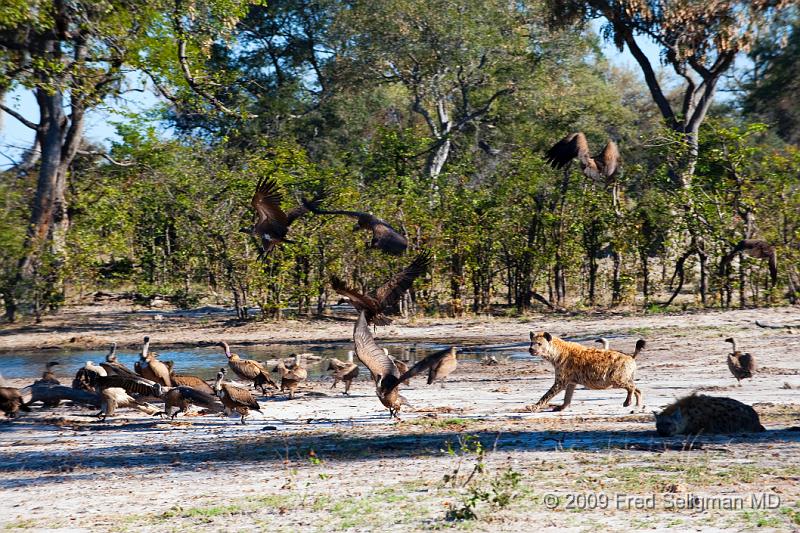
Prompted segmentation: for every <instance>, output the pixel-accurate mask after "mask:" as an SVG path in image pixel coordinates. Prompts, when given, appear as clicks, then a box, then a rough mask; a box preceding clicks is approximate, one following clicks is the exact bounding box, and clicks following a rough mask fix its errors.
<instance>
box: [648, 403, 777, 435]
mask: <svg viewBox="0 0 800 533" xmlns="http://www.w3.org/2000/svg"><path fill="white" fill-rule="evenodd" d="M653 414H655V416H656V431H658V434H659V435H661V436H662V437H671V436H673V435H695V434H698V433H756V432H759V431H765V429H764V426H762V425H761V421H760V420H759V418H758V413H756V411H755V409H753V408H752V407H750V406H749V405H747V404H744V403H742V402H740V401H738V400H734V399H733V398H724V397H720V396H705V395H703V394H700V395H698V394H692V395H691V396H686V397H685V398H681V399H680V400H678V401H676V402H674V403H672V404H670V405H668V406H667V407H665V408H664V410H663V411H661V413H653Z"/></svg>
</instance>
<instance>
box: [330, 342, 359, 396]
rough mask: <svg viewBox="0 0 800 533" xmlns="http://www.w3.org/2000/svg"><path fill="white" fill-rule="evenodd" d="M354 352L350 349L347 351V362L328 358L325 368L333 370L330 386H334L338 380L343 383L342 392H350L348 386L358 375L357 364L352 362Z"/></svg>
mask: <svg viewBox="0 0 800 533" xmlns="http://www.w3.org/2000/svg"><path fill="white" fill-rule="evenodd" d="M354 355H355V352H354V351H353V350H350V351H349V352H347V362H343V361H339V360H338V359H329V360H328V368H327V370H328V371H329V372H330V371H331V370H332V371H333V385H331V388H332V389H334V388H336V384H337V383H339V382H340V381H341V382H343V383H344V393H345V394H350V386H351V385H352V384H353V380H354V379H356V378H357V377H358V365H357V364H355V363H354V362H353V356H354Z"/></svg>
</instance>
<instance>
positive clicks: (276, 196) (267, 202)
mask: <svg viewBox="0 0 800 533" xmlns="http://www.w3.org/2000/svg"><path fill="white" fill-rule="evenodd" d="M282 198H283V196H282V195H281V193H280V191H279V190H278V182H276V181H275V180H274V179H273V178H263V179H261V180H260V181H259V182H258V185H257V186H256V192H255V194H253V199H252V200H251V202H250V204H251V205H252V206H253V209H255V210H256V213H257V214H258V222H257V224H260V223H262V222H264V221H265V220H268V221H270V222H277V223H279V224H281V225H283V226H287V225H288V224H289V221H288V218H287V217H286V213H284V212H283V209H281V199H282Z"/></svg>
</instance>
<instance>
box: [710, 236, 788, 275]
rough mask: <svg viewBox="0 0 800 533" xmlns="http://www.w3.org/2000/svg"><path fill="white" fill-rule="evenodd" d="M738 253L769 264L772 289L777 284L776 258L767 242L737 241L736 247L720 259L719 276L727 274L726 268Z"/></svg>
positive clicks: (772, 248)
mask: <svg viewBox="0 0 800 533" xmlns="http://www.w3.org/2000/svg"><path fill="white" fill-rule="evenodd" d="M739 252H744V253H746V254H747V255H749V256H750V257H754V258H756V259H766V260H767V261H768V264H769V278H770V282H771V283H772V286H773V287H774V286H775V284H776V283H777V282H778V257H777V254H776V253H775V247H774V246H772V245H771V244H770V243H768V242H767V241H762V240H758V239H744V240H742V241H739V242H738V243H737V244H736V246H734V248H733V250H731V251H730V253H729V254H728V255H726V256H725V257H723V258H722V261H721V262H720V264H719V272H720V275H723V276H724V275H725V274H726V273H727V272H728V266H729V265H730V263H731V261H733V258H734V257H735V256H736V254H738V253H739Z"/></svg>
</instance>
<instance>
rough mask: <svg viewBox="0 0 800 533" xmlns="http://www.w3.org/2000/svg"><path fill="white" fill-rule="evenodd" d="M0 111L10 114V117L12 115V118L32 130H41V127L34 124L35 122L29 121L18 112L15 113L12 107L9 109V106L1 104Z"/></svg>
mask: <svg viewBox="0 0 800 533" xmlns="http://www.w3.org/2000/svg"><path fill="white" fill-rule="evenodd" d="M0 110H3V111H5V112H6V113H8V114H9V115H11V116H12V117H14V118H15V119H17V120H19V121H20V122H22V123H23V124H24V125H25V126H27V127H29V128H30V129H32V130H36V129H39V127H38V126H37V125H36V124H35V123H33V122H31V121H30V120H28V119H27V118H25V117H23V116H22V115H21V114H19V113H18V112H16V111H14V110H13V109H11V108H10V107H8V106H7V105H5V104H0Z"/></svg>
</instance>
